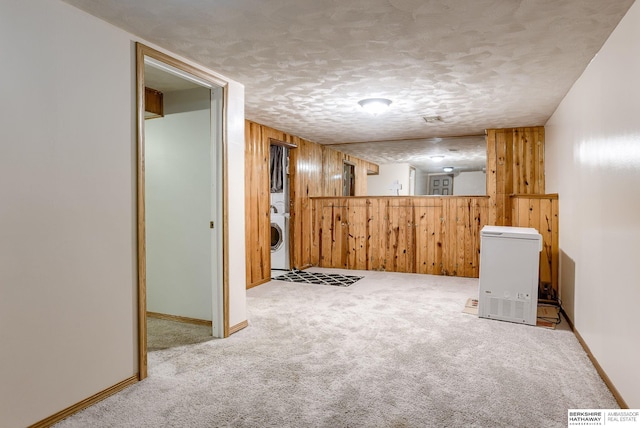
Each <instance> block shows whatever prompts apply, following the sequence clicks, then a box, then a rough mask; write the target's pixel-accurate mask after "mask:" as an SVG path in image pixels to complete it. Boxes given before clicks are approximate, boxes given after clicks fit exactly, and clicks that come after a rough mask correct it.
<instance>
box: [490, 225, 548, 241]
mask: <svg viewBox="0 0 640 428" xmlns="http://www.w3.org/2000/svg"><path fill="white" fill-rule="evenodd" d="M480 236H481V237H490V236H495V237H502V238H515V239H531V240H539V241H542V235H540V234H539V233H538V231H537V230H536V229H534V228H533V227H514V226H485V227H483V228H482V230H481V231H480Z"/></svg>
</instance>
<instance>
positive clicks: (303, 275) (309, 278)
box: [273, 270, 364, 287]
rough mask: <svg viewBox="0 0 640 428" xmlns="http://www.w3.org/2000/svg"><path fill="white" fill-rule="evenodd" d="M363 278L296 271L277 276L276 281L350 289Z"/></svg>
mask: <svg viewBox="0 0 640 428" xmlns="http://www.w3.org/2000/svg"><path fill="white" fill-rule="evenodd" d="M362 278H364V277H362V276H352V275H341V274H339V273H317V272H305V271H300V270H294V271H291V272H287V273H285V274H284V275H280V276H276V277H275V278H273V279H275V280H278V281H288V282H303V283H306V284H324V285H335V286H338V287H348V286H350V285H351V284H353V283H354V282H356V281H359V280H361V279H362Z"/></svg>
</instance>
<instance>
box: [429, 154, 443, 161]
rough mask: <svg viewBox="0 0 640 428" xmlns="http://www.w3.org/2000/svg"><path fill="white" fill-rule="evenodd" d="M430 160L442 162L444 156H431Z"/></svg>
mask: <svg viewBox="0 0 640 428" xmlns="http://www.w3.org/2000/svg"><path fill="white" fill-rule="evenodd" d="M430 159H431V160H432V161H434V162H442V160H443V159H444V156H441V155H437V156H431V157H430Z"/></svg>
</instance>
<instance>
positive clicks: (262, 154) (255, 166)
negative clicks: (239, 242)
mask: <svg viewBox="0 0 640 428" xmlns="http://www.w3.org/2000/svg"><path fill="white" fill-rule="evenodd" d="M244 132H245V171H246V175H245V205H244V206H245V229H246V230H245V236H246V241H245V242H246V248H247V249H246V253H247V267H246V272H247V287H248V288H251V287H254V286H256V285H258V284H261V283H263V282H264V280H265V279H266V278H269V277H270V276H271V236H270V230H271V219H270V213H269V205H270V200H269V196H270V195H269V184H268V183H269V146H270V144H269V137H273V138H278V139H283V137H284V136H283V134H282V133H276V132H274V130H270V129H268V128H265V127H263V126H261V125H258V124H257V123H253V122H249V121H246V122H245V131H244ZM265 183H267V184H265Z"/></svg>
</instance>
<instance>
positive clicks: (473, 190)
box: [453, 171, 487, 196]
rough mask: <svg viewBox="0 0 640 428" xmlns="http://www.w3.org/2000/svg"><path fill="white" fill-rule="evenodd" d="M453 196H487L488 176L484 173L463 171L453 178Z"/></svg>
mask: <svg viewBox="0 0 640 428" xmlns="http://www.w3.org/2000/svg"><path fill="white" fill-rule="evenodd" d="M453 194H454V195H461V196H469V195H486V194H487V175H486V174H485V173H484V172H482V171H463V172H460V173H458V174H456V175H455V176H454V177H453Z"/></svg>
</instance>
